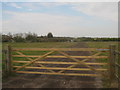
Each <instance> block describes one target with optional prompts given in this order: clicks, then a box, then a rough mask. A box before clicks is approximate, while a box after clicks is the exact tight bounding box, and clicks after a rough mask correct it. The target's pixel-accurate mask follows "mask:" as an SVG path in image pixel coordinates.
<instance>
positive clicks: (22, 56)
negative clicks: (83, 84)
mask: <svg viewBox="0 0 120 90" xmlns="http://www.w3.org/2000/svg"><path fill="white" fill-rule="evenodd" d="M12 56H13V57H42V56H36V55H26V56H25V55H12ZM46 57H47V58H67V57H65V56H52V55H51V56H46ZM71 57H72V58H96V59H97V58H108V56H71Z"/></svg>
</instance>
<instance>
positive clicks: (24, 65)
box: [16, 51, 54, 71]
mask: <svg viewBox="0 0 120 90" xmlns="http://www.w3.org/2000/svg"><path fill="white" fill-rule="evenodd" d="M53 52H54V51H50V52H48V53H46V54H44V55H43V56H42V57H39V58H36V59H34V60H33V61H30V62H29V63H27V64H25V65H23V66H21V67H19V68H17V69H16V71H17V70H19V69H21V68H24V67H26V66H27V65H30V64H32V63H34V62H35V61H37V60H41V59H43V58H45V57H46V56H47V55H49V54H51V53H53Z"/></svg>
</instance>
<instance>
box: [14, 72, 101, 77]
mask: <svg viewBox="0 0 120 90" xmlns="http://www.w3.org/2000/svg"><path fill="white" fill-rule="evenodd" d="M16 73H27V74H49V75H70V76H93V77H95V76H100V75H97V74H79V73H49V72H31V71H16Z"/></svg>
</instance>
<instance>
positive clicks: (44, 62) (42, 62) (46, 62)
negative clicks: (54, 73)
mask: <svg viewBox="0 0 120 90" xmlns="http://www.w3.org/2000/svg"><path fill="white" fill-rule="evenodd" d="M12 62H15V63H29V62H30V61H12ZM35 63H41V64H79V63H77V62H48V61H36V62H35ZM86 64H87V65H108V63H87V62H86Z"/></svg>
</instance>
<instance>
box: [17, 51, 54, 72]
mask: <svg viewBox="0 0 120 90" xmlns="http://www.w3.org/2000/svg"><path fill="white" fill-rule="evenodd" d="M16 53H18V54H20V55H23V56H26V55H24V54H23V53H21V52H18V51H17V52H16ZM26 58H27V59H28V60H30V61H33V59H32V58H29V57H26ZM33 64H37V65H38V66H41V67H45V66H44V65H42V64H40V63H39V64H38V63H33ZM49 71H50V72H54V71H53V70H49Z"/></svg>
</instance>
